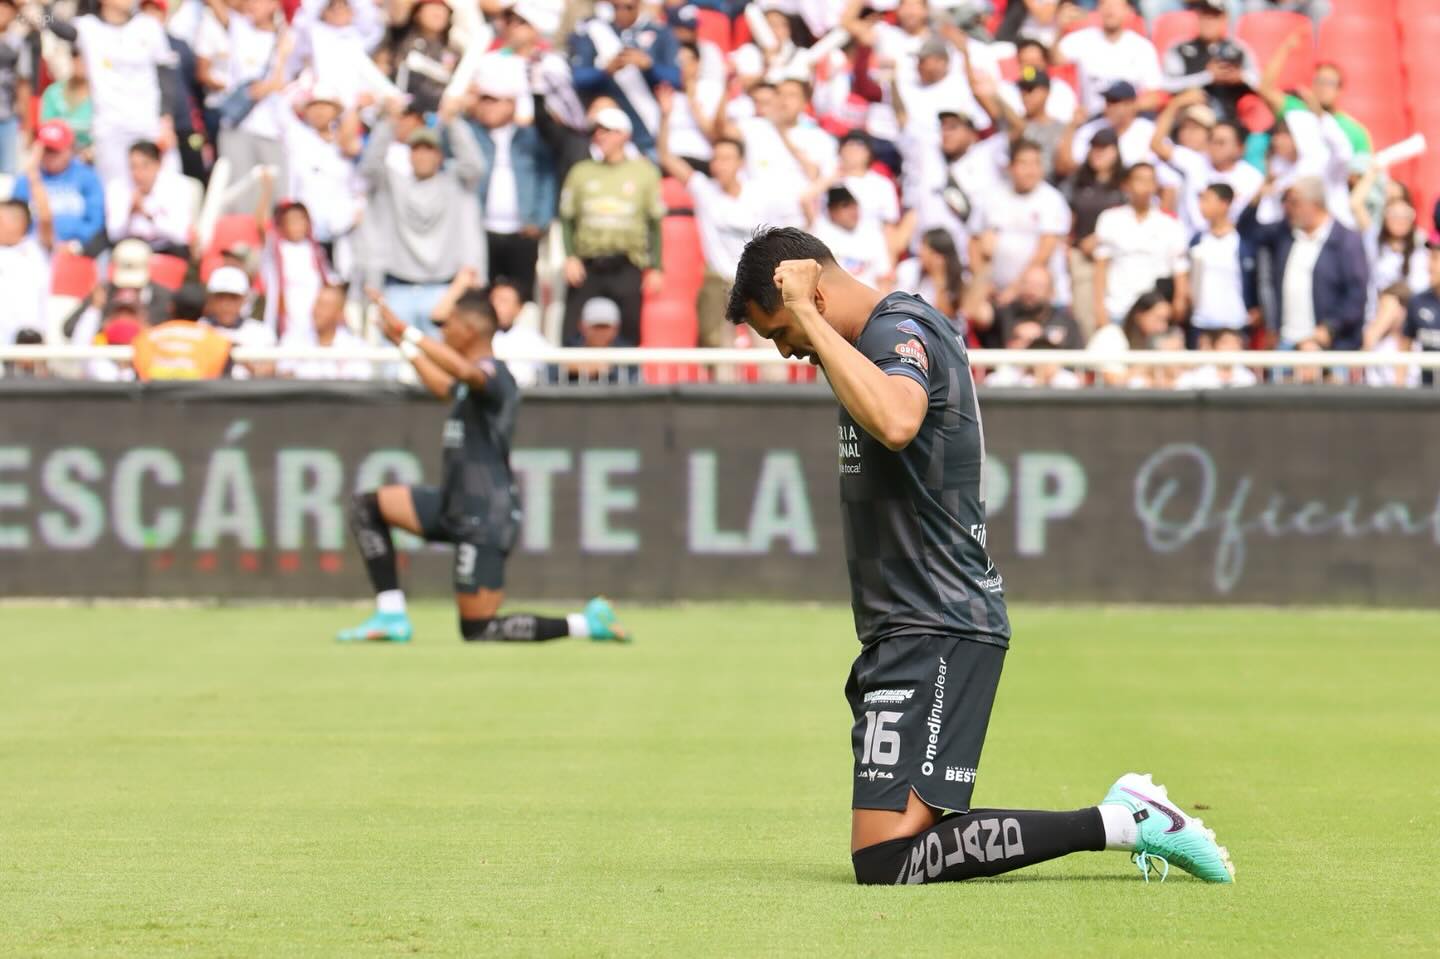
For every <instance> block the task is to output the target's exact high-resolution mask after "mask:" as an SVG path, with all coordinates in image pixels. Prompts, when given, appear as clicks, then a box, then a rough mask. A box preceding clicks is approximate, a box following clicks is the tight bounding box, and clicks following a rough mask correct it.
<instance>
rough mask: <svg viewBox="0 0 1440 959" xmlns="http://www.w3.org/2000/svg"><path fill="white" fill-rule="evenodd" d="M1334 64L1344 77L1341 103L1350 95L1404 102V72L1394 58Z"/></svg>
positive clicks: (1356, 97)
mask: <svg viewBox="0 0 1440 959" xmlns="http://www.w3.org/2000/svg"><path fill="white" fill-rule="evenodd" d="M1336 65H1337V66H1338V67H1340V69H1341V71H1342V72H1343V74H1344V77H1345V88H1344V89H1343V90H1341V92H1340V103H1341V104H1342V105H1343V104H1344V103H1345V102H1346V101H1347V100H1349V99H1350V98H1351V97H1353V98H1355V99H1357V100H1392V101H1394V102H1395V103H1399V104H1403V103H1405V102H1406V89H1405V74H1404V73H1403V72H1402V71H1401V70H1400V67H1399V64H1398V63H1397V62H1396V61H1395V60H1394V59H1392V58H1387V59H1383V60H1381V59H1374V60H1363V61H1359V62H1356V63H1353V64H1346V63H1339V64H1336Z"/></svg>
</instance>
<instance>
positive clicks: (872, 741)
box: [860, 709, 901, 766]
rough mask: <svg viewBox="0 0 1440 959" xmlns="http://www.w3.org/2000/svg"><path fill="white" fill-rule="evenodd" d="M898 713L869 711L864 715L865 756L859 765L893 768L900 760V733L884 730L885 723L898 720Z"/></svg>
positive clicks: (861, 758)
mask: <svg viewBox="0 0 1440 959" xmlns="http://www.w3.org/2000/svg"><path fill="white" fill-rule="evenodd" d="M900 715H901V714H900V713H894V712H888V711H881V712H876V711H875V710H873V709H872V710H869V711H867V712H866V713H865V754H864V755H863V756H861V757H860V765H862V766H869V765H870V764H871V763H872V762H873V763H874V764H875V765H876V766H893V765H895V762H896V761H897V760H898V759H899V758H900V733H899V732H897V731H896V730H894V729H886V728H885V726H886V724H887V723H893V722H895V721H896V720H897V719H899V718H900Z"/></svg>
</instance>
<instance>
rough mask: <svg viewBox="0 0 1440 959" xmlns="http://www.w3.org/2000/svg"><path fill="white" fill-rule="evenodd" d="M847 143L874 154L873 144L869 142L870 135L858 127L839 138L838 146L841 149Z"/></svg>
mask: <svg viewBox="0 0 1440 959" xmlns="http://www.w3.org/2000/svg"><path fill="white" fill-rule="evenodd" d="M847 143H858V144H860V145H861V146H863V147H864V148H865V149H867V150H869V151H870V152H871V153H874V152H875V144H873V143H871V142H870V134H868V133H866V132H865V131H864V130H862V129H860V128H859V127H856V128H855V129H853V130H851V131H850V132H849V133H847V134H845V135H844V136H843V137H841V138H840V145H841V146H842V147H843V146H844V145H845V144H847Z"/></svg>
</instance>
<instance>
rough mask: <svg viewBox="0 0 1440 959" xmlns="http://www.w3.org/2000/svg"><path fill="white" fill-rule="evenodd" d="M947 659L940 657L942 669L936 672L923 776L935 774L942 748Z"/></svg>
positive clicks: (928, 721) (922, 770) (927, 725)
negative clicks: (937, 753)
mask: <svg viewBox="0 0 1440 959" xmlns="http://www.w3.org/2000/svg"><path fill="white" fill-rule="evenodd" d="M945 670H946V667H945V657H944V656H941V657H940V668H939V669H938V670H936V672H935V695H934V699H933V700H932V701H931V703H930V713H929V715H927V716H926V717H925V727H926V728H927V729H929V730H930V736H929V738H928V739H926V741H925V762H924V763H922V764H921V766H920V772H921V773H922V774H923V775H926V776H930V775H933V774H934V773H935V751H936V750H937V749H938V748H939V746H940V730H941V728H942V726H943V724H944V720H945V715H944V713H945Z"/></svg>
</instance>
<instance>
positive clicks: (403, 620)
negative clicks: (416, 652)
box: [335, 613, 415, 643]
mask: <svg viewBox="0 0 1440 959" xmlns="http://www.w3.org/2000/svg"><path fill="white" fill-rule="evenodd" d="M413 635H415V627H413V626H411V625H410V617H408V616H406V615H405V614H404V613H374V614H372V615H371V617H370V618H369V619H367V620H365V622H363V623H361V624H360V625H359V626H356V627H354V628H352V629H342V630H340V632H339V633H337V634H336V635H335V638H336V639H337V640H339V641H340V642H342V643H364V642H376V643H408V642H410V637H411V636H413Z"/></svg>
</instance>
